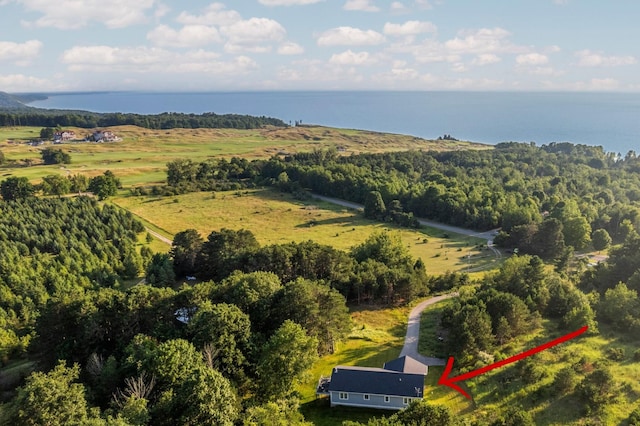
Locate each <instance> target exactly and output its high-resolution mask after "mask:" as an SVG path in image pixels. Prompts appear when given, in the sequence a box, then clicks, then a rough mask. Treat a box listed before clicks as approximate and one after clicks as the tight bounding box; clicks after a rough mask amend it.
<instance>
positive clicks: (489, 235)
mask: <svg viewBox="0 0 640 426" xmlns="http://www.w3.org/2000/svg"><path fill="white" fill-rule="evenodd" d="M311 196H312V197H314V198H317V199H319V200H322V201H326V202H328V203H332V204H337V205H339V206H342V207H347V208H350V209H356V210H359V209H362V208H364V207H363V206H362V205H360V204H356V203H352V202H350V201H345V200H341V199H339V198H333V197H325V196H324V195H318V194H311ZM416 219H418V222H419V223H420V225H424V226H428V227H431V228H435V229H439V230H441V231H445V232H452V233H454V234H460V235H464V236H467V237H476V238H481V239H483V240H487V247H488V248H489V250H491V251H492V252H493V254H494V256H495V257H496V258H501V257H502V253H501V252H500V250H498V249H497V248H495V247H494V245H493V237H494V235H495V234H496V231H497V230H495V229H494V230H491V231H485V232H478V231H476V230H474V229H465V228H460V227H457V226H452V225H446V224H444V223H440V222H434V221H432V220H428V219H420V218H416ZM469 272H471V271H469Z"/></svg>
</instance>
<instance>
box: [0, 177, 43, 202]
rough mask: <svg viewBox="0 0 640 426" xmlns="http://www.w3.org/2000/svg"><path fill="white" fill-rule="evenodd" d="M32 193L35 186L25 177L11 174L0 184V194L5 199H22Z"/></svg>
mask: <svg viewBox="0 0 640 426" xmlns="http://www.w3.org/2000/svg"><path fill="white" fill-rule="evenodd" d="M34 193H35V187H34V186H33V185H32V184H31V183H30V182H29V179H27V178H26V177H15V176H11V177H9V178H7V179H5V180H4V181H2V183H1V184H0V194H2V198H3V199H4V200H5V201H14V200H24V199H25V198H29V197H31V196H33V194H34Z"/></svg>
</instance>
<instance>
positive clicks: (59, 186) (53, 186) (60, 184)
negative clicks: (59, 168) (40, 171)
mask: <svg viewBox="0 0 640 426" xmlns="http://www.w3.org/2000/svg"><path fill="white" fill-rule="evenodd" d="M40 189H41V190H42V192H43V193H44V194H45V195H57V196H58V197H60V196H62V195H64V194H68V193H69V191H70V190H71V181H70V180H69V179H66V178H63V177H62V176H60V175H48V176H45V177H43V178H42V183H41V184H40Z"/></svg>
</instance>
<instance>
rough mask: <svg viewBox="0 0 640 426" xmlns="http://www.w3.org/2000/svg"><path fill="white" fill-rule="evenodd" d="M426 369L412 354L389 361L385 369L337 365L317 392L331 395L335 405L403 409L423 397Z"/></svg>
mask: <svg viewBox="0 0 640 426" xmlns="http://www.w3.org/2000/svg"><path fill="white" fill-rule="evenodd" d="M427 369H428V367H427V366H426V365H424V364H422V363H421V362H419V361H417V360H415V359H413V358H411V357H409V356H403V357H400V358H397V359H394V360H393V361H389V362H386V363H385V364H384V366H383V367H382V368H369V367H352V366H337V367H334V368H333V372H332V373H331V377H322V378H321V379H320V381H319V382H318V388H317V390H316V395H317V396H328V397H329V401H330V403H331V406H332V407H335V406H336V405H346V406H351V407H367V408H380V409H386V410H400V409H402V408H405V407H406V406H407V405H409V404H410V403H411V401H413V400H420V399H422V396H423V392H424V377H425V376H426V375H427V371H428V370H427Z"/></svg>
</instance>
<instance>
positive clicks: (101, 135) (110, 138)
mask: <svg viewBox="0 0 640 426" xmlns="http://www.w3.org/2000/svg"><path fill="white" fill-rule="evenodd" d="M89 138H90V139H91V140H93V141H94V142H115V141H118V140H119V138H118V137H117V136H116V135H115V133H113V132H112V131H109V130H96V131H95V132H93V134H92V135H91V136H90V137H89Z"/></svg>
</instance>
